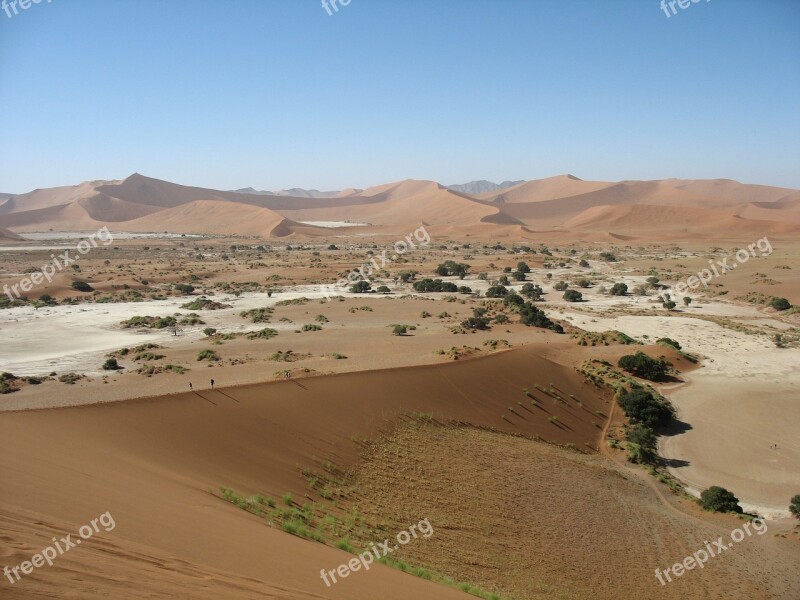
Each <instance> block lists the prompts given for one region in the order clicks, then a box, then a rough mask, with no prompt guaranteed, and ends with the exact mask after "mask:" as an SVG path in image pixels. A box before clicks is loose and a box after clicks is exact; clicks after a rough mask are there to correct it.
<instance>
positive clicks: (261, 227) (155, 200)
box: [0, 173, 800, 241]
mask: <svg viewBox="0 0 800 600" xmlns="http://www.w3.org/2000/svg"><path fill="white" fill-rule="evenodd" d="M204 202H212V203H217V204H218V206H216V207H215V208H214V209H211V208H210V206H211V205H208V204H197V203H204ZM223 204H224V205H226V206H227V210H222V208H221V206H222V205H223ZM189 205H193V206H192V207H189ZM620 206H633V207H639V208H630V209H628V210H621V209H616V210H611V209H610V208H609V207H620ZM645 206H646V207H647V208H644V207H645ZM201 207H202V208H201ZM254 207H257V208H258V209H260V210H263V211H265V212H258V210H256V209H255V208H254ZM799 207H800V191H798V190H790V189H783V188H775V187H769V186H761V185H748V184H741V183H738V182H735V181H731V180H679V179H668V180H664V181H623V182H617V183H614V182H602V181H583V180H580V179H578V178H577V177H574V176H572V175H561V176H558V177H550V178H547V179H541V180H536V181H528V182H525V183H522V184H520V185H517V186H515V187H513V188H509V189H506V190H501V191H498V192H490V193H487V194H481V195H478V196H475V197H471V196H468V195H466V194H461V193H457V192H454V191H452V190H450V189H448V188H446V187H444V186H442V185H440V184H438V183H436V182H433V181H417V180H411V179H408V180H404V181H399V182H393V183H388V184H384V185H380V186H375V187H372V188H369V189H366V190H363V191H360V192H359V191H356V190H348V191H345V192H342V193H340V194H338V195H337V196H335V197H325V198H312V197H303V198H296V197H291V196H273V195H268V194H247V193H237V192H226V191H220V190H212V189H206V188H199V187H191V186H183V185H178V184H175V183H171V182H168V181H161V180H158V179H153V178H150V177H145V176H143V175H140V174H138V173H136V174H134V175H131V176H130V177H128V178H127V179H125V180H124V181H122V182H104V181H100V182H86V183H83V184H81V185H78V186H71V187H60V188H52V189H49V190H35V191H33V192H30V193H28V194H23V195H20V196H15V197H13V198H11V199H9V200H8V201H6V202H5V203H4V204H3V205H2V206H0V226H2V227H5V228H7V229H11V230H13V231H18V232H19V231H35V230H42V229H54V230H82V229H90V228H96V227H99V226H102V225H103V224H106V225H109V226H111V227H113V228H114V229H115V230H118V231H124V230H126V229H127V230H133V231H142V230H151V231H165V230H171V231H174V232H177V233H189V232H191V233H210V234H231V233H237V234H242V235H253V236H261V237H270V236H271V237H282V236H286V235H292V236H295V237H304V238H313V237H327V236H329V235H330V233H331V231H330V229H321V228H315V227H308V226H301V225H298V224H297V223H296V222H298V221H338V222H343V221H350V222H357V223H367V224H368V225H367V226H366V227H365V228H360V229H359V230H357V231H356V230H350V232H351V233H373V234H376V235H398V234H402V233H407V232H408V231H409V230H411V228H415V227H418V226H419V225H420V224H424V225H425V226H426V227H428V228H430V230H431V231H432V232H434V233H436V234H437V235H439V236H445V235H446V236H450V237H458V236H462V235H463V236H470V237H475V238H478V239H492V238H495V239H499V238H508V237H509V236H515V235H518V236H521V239H526V240H527V239H531V238H530V237H529V236H530V235H539V234H542V235H550V234H555V232H559V235H561V236H562V239H564V235H565V231H567V232H568V238H569V239H574V240H582V241H588V240H595V241H601V240H605V239H608V236H620V238H621V239H636V238H637V237H642V235H643V233H645V232H646V231H650V230H652V227H651V226H650V225H651V222H652V223H659V224H663V225H664V227H663V228H662V231H663V232H665V233H664V235H663V236H662V238H664V239H669V236H673V239H678V238H679V239H686V240H690V239H693V238H696V239H706V238H708V237H709V236H715V235H718V236H723V237H728V238H729V237H730V236H731V235H743V236H750V237H752V235H753V234H754V233H756V234H757V233H758V232H760V231H762V230H763V232H764V234H767V233H772V234H787V235H794V234H796V233H797V230H796V229H795V228H794V227H793V226H792V227H787V226H786V224H798V223H800V208H799ZM681 210H683V211H684V213H685V214H681ZM165 211H176V212H165ZM234 213H236V214H234ZM278 215H280V216H282V217H283V218H285V219H286V220H285V221H283V222H281V221H280V220H279V218H278ZM253 220H257V221H260V223H258V224H254V223H253ZM292 221H294V223H292ZM650 221H651V222H650ZM768 221H773V222H776V223H778V224H779V225H775V224H773V225H769V224H765V222H768ZM170 228H175V229H170ZM675 236H677V237H675Z"/></svg>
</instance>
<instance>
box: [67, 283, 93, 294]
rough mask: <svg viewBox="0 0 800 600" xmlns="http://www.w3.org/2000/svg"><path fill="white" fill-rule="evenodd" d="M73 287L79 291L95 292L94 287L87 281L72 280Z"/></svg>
mask: <svg viewBox="0 0 800 600" xmlns="http://www.w3.org/2000/svg"><path fill="white" fill-rule="evenodd" d="M72 289H73V290H77V291H79V292H93V291H94V288H93V287H92V286H90V285H89V284H88V283H86V282H85V281H73V282H72Z"/></svg>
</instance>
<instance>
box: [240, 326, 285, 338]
mask: <svg viewBox="0 0 800 600" xmlns="http://www.w3.org/2000/svg"><path fill="white" fill-rule="evenodd" d="M276 335H278V332H277V330H275V329H270V328H269V327H266V328H265V329H260V330H259V331H253V332H252V333H248V334H247V339H248V340H269V339H272V338H274V337H275V336H276Z"/></svg>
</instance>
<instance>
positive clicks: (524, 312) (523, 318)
mask: <svg viewBox="0 0 800 600" xmlns="http://www.w3.org/2000/svg"><path fill="white" fill-rule="evenodd" d="M519 316H520V323H522V324H523V325H527V326H529V327H543V328H545V329H552V330H553V331H555V332H556V333H564V328H563V327H561V325H559V324H558V323H553V322H552V321H551V320H550V319H548V318H547V315H546V314H544V311H541V310H539V309H538V308H536V307H535V306H534V305H533V304H531V303H530V302H526V303H525V304H523V305H522V306H520V308H519Z"/></svg>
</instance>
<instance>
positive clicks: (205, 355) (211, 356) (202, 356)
mask: <svg viewBox="0 0 800 600" xmlns="http://www.w3.org/2000/svg"><path fill="white" fill-rule="evenodd" d="M219 359H220V358H219V354H217V353H216V352H214V351H213V350H202V351H200V352H199V353H198V354H197V360H198V361H200V360H209V361H218V360H219Z"/></svg>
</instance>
